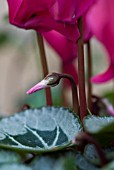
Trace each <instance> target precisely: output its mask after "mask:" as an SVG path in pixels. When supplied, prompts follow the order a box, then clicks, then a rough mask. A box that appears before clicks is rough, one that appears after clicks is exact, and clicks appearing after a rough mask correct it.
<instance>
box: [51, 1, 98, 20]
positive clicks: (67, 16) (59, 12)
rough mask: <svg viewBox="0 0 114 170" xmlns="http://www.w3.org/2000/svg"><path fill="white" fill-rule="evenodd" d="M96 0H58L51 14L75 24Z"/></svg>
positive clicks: (57, 18)
mask: <svg viewBox="0 0 114 170" xmlns="http://www.w3.org/2000/svg"><path fill="white" fill-rule="evenodd" d="M95 1H96V0H67V2H66V0H56V3H54V4H53V6H52V8H51V10H50V12H51V13H52V15H53V16H54V18H55V19H56V20H58V21H63V22H72V23H73V22H75V21H76V20H77V19H78V18H79V17H80V16H81V15H83V13H84V12H85V11H86V10H87V9H88V8H89V7H90V6H91V5H93V3H94V2H95Z"/></svg>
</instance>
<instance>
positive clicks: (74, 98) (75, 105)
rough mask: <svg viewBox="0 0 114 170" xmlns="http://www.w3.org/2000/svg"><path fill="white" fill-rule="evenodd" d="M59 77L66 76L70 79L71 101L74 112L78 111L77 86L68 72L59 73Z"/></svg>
mask: <svg viewBox="0 0 114 170" xmlns="http://www.w3.org/2000/svg"><path fill="white" fill-rule="evenodd" d="M59 75H60V77H61V78H67V79H68V80H69V81H70V84H71V88H72V102H73V110H74V112H75V113H77V114H78V113H79V101H78V93H77V86H76V83H75V81H74V79H73V77H72V76H71V75H69V74H59Z"/></svg>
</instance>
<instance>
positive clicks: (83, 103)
mask: <svg viewBox="0 0 114 170" xmlns="http://www.w3.org/2000/svg"><path fill="white" fill-rule="evenodd" d="M78 25H79V31H80V38H79V40H78V82H79V100H80V118H81V121H83V118H84V117H85V116H86V114H87V105H86V94H85V75H84V49H83V32H82V18H79V20H78Z"/></svg>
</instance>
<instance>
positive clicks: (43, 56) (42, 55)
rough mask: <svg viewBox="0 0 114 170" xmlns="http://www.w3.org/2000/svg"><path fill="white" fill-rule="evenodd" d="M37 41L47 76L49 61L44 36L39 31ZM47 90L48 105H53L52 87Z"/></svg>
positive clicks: (44, 73) (44, 74)
mask: <svg viewBox="0 0 114 170" xmlns="http://www.w3.org/2000/svg"><path fill="white" fill-rule="evenodd" d="M37 42H38V46H39V53H40V56H41V63H42V69H43V76H44V77H45V76H46V75H47V74H48V66H47V61H46V55H45V49H44V43H43V38H42V35H41V34H39V33H37ZM45 92H46V102H47V105H49V106H52V97H51V90H50V88H47V89H45Z"/></svg>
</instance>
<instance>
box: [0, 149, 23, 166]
mask: <svg viewBox="0 0 114 170" xmlns="http://www.w3.org/2000/svg"><path fill="white" fill-rule="evenodd" d="M17 162H21V157H20V155H19V154H17V153H16V152H11V151H8V150H7V151H5V150H0V164H6V163H17Z"/></svg>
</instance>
